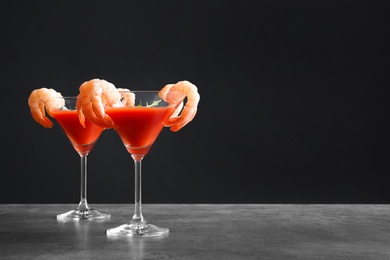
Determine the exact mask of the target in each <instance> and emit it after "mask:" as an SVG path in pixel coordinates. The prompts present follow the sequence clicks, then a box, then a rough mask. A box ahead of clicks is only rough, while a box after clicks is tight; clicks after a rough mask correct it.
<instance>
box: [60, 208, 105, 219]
mask: <svg viewBox="0 0 390 260" xmlns="http://www.w3.org/2000/svg"><path fill="white" fill-rule="evenodd" d="M110 218H111V214H108V213H104V212H100V211H98V210H95V209H85V210H71V211H68V212H65V213H62V214H58V215H57V220H58V221H60V222H68V221H83V220H86V221H91V220H107V219H110Z"/></svg>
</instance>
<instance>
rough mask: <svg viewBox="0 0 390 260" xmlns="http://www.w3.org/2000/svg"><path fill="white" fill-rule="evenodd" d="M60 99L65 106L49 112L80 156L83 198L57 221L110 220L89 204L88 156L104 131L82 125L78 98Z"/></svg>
mask: <svg viewBox="0 0 390 260" xmlns="http://www.w3.org/2000/svg"><path fill="white" fill-rule="evenodd" d="M60 98H62V99H64V101H65V102H64V106H63V107H61V108H59V109H51V110H50V111H48V114H49V115H50V116H51V117H53V118H54V119H55V120H56V121H57V122H58V123H59V124H60V126H61V127H62V129H63V130H64V132H65V134H66V136H67V137H68V138H69V140H70V142H71V143H72V145H73V147H74V149H75V150H76V152H77V153H78V154H79V155H80V162H81V192H80V197H81V198H80V203H79V204H78V206H77V208H76V209H73V210H70V211H68V212H65V213H61V214H58V215H57V220H58V221H60V222H68V221H79V220H105V219H110V218H111V215H110V214H107V213H104V212H100V211H98V210H95V209H93V208H91V207H90V206H89V205H88V202H87V156H88V154H89V153H90V152H91V151H92V148H93V147H94V145H95V144H96V141H97V140H98V138H99V137H100V135H101V133H102V131H103V130H104V129H103V128H102V127H100V126H98V125H96V124H94V123H92V122H90V121H88V120H86V122H85V128H84V127H83V126H82V125H81V123H80V121H79V117H78V113H77V109H76V101H77V97H76V96H73V97H60ZM54 99H59V98H58V97H53V98H47V99H46V100H45V102H55V100H54ZM46 107H48V106H46Z"/></svg>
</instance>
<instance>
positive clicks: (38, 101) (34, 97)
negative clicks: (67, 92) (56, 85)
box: [28, 88, 65, 128]
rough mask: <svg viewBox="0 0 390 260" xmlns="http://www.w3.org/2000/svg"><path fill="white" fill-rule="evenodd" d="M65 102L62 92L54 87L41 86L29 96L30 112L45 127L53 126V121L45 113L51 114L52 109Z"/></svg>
mask: <svg viewBox="0 0 390 260" xmlns="http://www.w3.org/2000/svg"><path fill="white" fill-rule="evenodd" d="M64 104H65V101H64V99H63V98H62V95H61V93H60V92H57V91H55V90H54V89H52V88H39V89H35V90H33V91H32V92H31V94H30V96H29V97H28V105H29V107H30V112H31V115H32V117H33V118H34V120H35V121H37V122H38V123H39V124H41V125H42V126H43V127H45V128H52V127H53V122H52V121H50V119H49V118H48V117H46V115H45V111H47V113H48V114H49V115H50V110H53V109H59V108H61V107H63V106H64Z"/></svg>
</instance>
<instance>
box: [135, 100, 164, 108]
mask: <svg viewBox="0 0 390 260" xmlns="http://www.w3.org/2000/svg"><path fill="white" fill-rule="evenodd" d="M160 102H161V99H159V100H155V101H153V103H152V104H150V105H149V104H148V102H146V107H156V106H158V103H160ZM138 106H139V107H141V106H142V102H141V101H140V102H139V105H138Z"/></svg>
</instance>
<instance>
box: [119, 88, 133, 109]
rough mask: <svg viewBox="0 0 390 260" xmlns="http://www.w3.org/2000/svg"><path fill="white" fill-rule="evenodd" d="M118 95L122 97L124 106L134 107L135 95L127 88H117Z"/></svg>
mask: <svg viewBox="0 0 390 260" xmlns="http://www.w3.org/2000/svg"><path fill="white" fill-rule="evenodd" d="M118 91H119V93H121V96H122V104H123V105H124V106H134V104H135V94H134V93H133V92H131V91H130V90H129V89H127V88H118Z"/></svg>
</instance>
